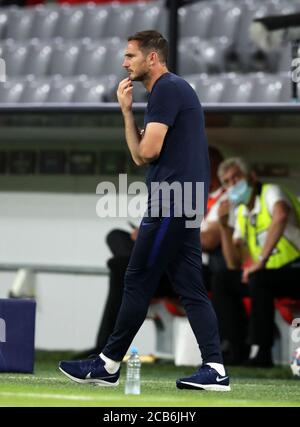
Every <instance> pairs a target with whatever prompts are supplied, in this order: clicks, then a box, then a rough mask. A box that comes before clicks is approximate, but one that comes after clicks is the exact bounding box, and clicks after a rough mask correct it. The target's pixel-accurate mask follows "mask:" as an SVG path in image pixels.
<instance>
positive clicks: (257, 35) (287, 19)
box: [250, 13, 300, 101]
mask: <svg viewBox="0 0 300 427" xmlns="http://www.w3.org/2000/svg"><path fill="white" fill-rule="evenodd" d="M250 37H251V39H252V40H253V41H254V42H255V43H257V45H258V46H259V47H260V48H261V49H263V50H264V51H270V50H273V49H277V48H279V47H281V46H283V45H284V44H286V43H287V42H289V43H291V52H292V63H291V67H294V66H295V65H294V64H296V62H295V61H294V60H296V58H297V56H298V51H299V48H300V13H293V14H289V15H274V16H265V17H264V18H256V19H254V20H253V23H252V24H251V26H250ZM291 84H292V98H293V100H294V101H299V98H298V87H297V85H298V82H297V81H294V79H291Z"/></svg>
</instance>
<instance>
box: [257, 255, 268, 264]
mask: <svg viewBox="0 0 300 427" xmlns="http://www.w3.org/2000/svg"><path fill="white" fill-rule="evenodd" d="M268 259H269V257H268V256H266V255H262V254H260V255H259V256H258V260H259V262H261V263H263V264H264V265H265V264H266V263H267V261H268Z"/></svg>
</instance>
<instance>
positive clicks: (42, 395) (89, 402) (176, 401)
mask: <svg viewBox="0 0 300 427" xmlns="http://www.w3.org/2000/svg"><path fill="white" fill-rule="evenodd" d="M69 357H70V353H69V354H62V353H47V352H38V353H37V357H36V366H35V373H34V374H33V375H26V374H11V373H1V374H0V406H10V407H11V406H13V407H18V406H29V407H38V406H42V407H45V406H46V407H56V406H67V407H78V406H99V407H100V406H103V407H134V406H136V407H138V406H142V407H188V406H190V407H192V406H202V407H211V406H240V407H247V406H252V407H253V406H300V380H296V379H294V378H292V375H291V372H290V368H289V367H276V368H273V369H250V368H237V367H229V368H228V372H229V374H230V376H231V388H232V391H231V392H207V391H198V390H197V391H194V390H178V389H176V386H175V380H176V378H178V377H180V376H183V375H187V374H190V373H192V372H193V371H194V368H190V367H175V366H174V365H173V364H167V363H153V364H146V363H145V364H143V365H142V372H141V378H142V382H141V388H142V392H141V395H139V396H130V395H125V394H124V379H125V373H126V368H125V366H123V367H122V371H121V381H120V385H119V387H117V388H102V387H97V386H92V385H80V384H77V383H74V382H72V381H70V380H68V379H67V378H66V377H65V376H64V375H62V374H61V373H60V372H59V371H58V368H57V363H58V360H60V359H61V358H69Z"/></svg>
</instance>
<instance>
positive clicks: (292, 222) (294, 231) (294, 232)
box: [233, 184, 300, 250]
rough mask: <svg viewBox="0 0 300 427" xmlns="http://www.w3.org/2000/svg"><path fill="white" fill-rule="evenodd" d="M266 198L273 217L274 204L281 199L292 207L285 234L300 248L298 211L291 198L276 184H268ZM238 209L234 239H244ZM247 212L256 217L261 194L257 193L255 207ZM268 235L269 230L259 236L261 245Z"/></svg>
mask: <svg viewBox="0 0 300 427" xmlns="http://www.w3.org/2000/svg"><path fill="white" fill-rule="evenodd" d="M265 198H266V205H267V209H268V212H269V214H270V215H271V217H272V215H273V208H274V205H275V203H277V202H279V201H282V202H285V203H286V204H287V205H288V206H289V207H290V208H291V210H290V213H289V218H288V222H287V225H286V227H285V230H284V233H283V235H284V236H285V237H286V238H287V239H288V240H289V241H290V242H291V243H292V244H293V245H295V246H296V247H297V248H298V249H299V250H300V227H299V225H298V221H297V215H296V212H295V210H294V208H293V206H292V204H291V201H290V200H289V198H288V197H287V196H286V194H285V193H284V192H283V191H282V189H281V188H280V187H279V186H278V185H275V184H270V185H268V188H267V190H266V192H265ZM237 210H238V208H236V209H235V211H234V214H235V221H234V232H233V239H234V240H243V237H242V232H241V229H240V226H239V223H238V220H237ZM246 212H247V213H248V215H249V216H250V218H251V217H254V216H255V215H257V214H258V213H259V212H260V196H259V195H257V196H256V198H255V202H254V207H253V209H252V210H251V211H250V212H249V211H248V209H247V208H246ZM266 236H267V231H266V232H265V233H262V234H260V236H259V238H260V239H261V241H260V246H262V247H263V245H264V242H265V239H266Z"/></svg>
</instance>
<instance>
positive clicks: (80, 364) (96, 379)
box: [59, 356, 120, 387]
mask: <svg viewBox="0 0 300 427" xmlns="http://www.w3.org/2000/svg"><path fill="white" fill-rule="evenodd" d="M104 365H105V362H104V361H103V360H102V359H101V358H100V356H92V357H90V358H89V359H84V360H72V361H67V360H63V361H62V362H59V370H60V371H61V372H62V373H63V374H65V375H66V376H67V377H68V378H70V379H71V380H73V381H76V382H77V383H81V384H86V383H92V384H96V385H100V386H108V387H115V386H117V385H119V377H120V368H119V369H118V371H117V372H116V373H115V374H109V373H108V372H107V370H106V369H105V368H104Z"/></svg>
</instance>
